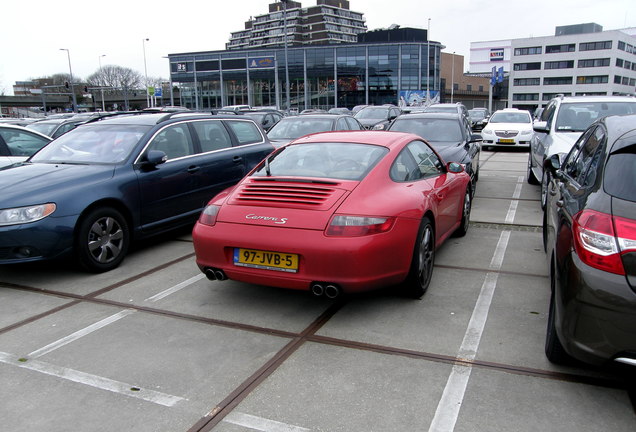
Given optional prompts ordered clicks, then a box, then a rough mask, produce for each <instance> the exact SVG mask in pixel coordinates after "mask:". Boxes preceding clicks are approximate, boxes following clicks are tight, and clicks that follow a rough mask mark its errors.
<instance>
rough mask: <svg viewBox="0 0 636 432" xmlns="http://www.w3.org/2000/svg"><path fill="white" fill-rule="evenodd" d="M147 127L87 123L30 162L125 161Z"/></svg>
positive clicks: (51, 144)
mask: <svg viewBox="0 0 636 432" xmlns="http://www.w3.org/2000/svg"><path fill="white" fill-rule="evenodd" d="M148 129H149V126H129V125H94V126H93V125H91V126H90V127H87V126H83V127H80V128H77V129H74V130H72V131H71V132H69V133H67V134H64V135H62V136H61V137H59V138H58V139H56V140H53V141H51V143H50V144H49V145H47V146H46V147H44V148H43V149H42V150H40V151H39V152H38V153H36V154H35V155H34V156H33V157H32V158H31V159H30V161H31V162H45V163H46V162H49V163H86V164H92V163H119V162H122V161H123V160H125V159H126V158H127V157H128V156H129V155H130V152H131V151H132V149H133V148H134V147H135V144H137V143H138V142H139V140H140V139H141V137H142V136H143V135H144V133H146V131H148Z"/></svg>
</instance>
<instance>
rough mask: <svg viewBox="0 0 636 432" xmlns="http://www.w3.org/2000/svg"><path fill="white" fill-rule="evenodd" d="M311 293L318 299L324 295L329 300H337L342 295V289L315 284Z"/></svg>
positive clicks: (335, 286) (332, 285)
mask: <svg viewBox="0 0 636 432" xmlns="http://www.w3.org/2000/svg"><path fill="white" fill-rule="evenodd" d="M311 293H312V294H313V295H315V296H316V297H321V296H323V295H324V296H325V297H327V298H330V299H335V298H336V297H338V296H339V295H340V288H339V287H338V286H337V285H334V284H322V283H314V284H313V285H312V286H311Z"/></svg>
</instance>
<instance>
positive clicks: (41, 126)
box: [26, 121, 61, 136]
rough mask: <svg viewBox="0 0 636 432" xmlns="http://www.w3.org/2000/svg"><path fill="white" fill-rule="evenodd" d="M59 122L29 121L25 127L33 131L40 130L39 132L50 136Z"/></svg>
mask: <svg viewBox="0 0 636 432" xmlns="http://www.w3.org/2000/svg"><path fill="white" fill-rule="evenodd" d="M60 123H61V122H45V121H39V122H35V123H31V124H30V125H27V126H26V128H27V129H33V130H34V131H36V132H40V133H41V134H44V135H48V136H51V135H53V131H54V130H55V128H56V127H58V126H59V125H60Z"/></svg>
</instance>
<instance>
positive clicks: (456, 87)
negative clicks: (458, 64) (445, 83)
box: [453, 83, 459, 91]
mask: <svg viewBox="0 0 636 432" xmlns="http://www.w3.org/2000/svg"><path fill="white" fill-rule="evenodd" d="M453 90H454V91H457V90H459V84H458V83H454V84H453Z"/></svg>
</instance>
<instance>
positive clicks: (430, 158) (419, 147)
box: [407, 141, 442, 177]
mask: <svg viewBox="0 0 636 432" xmlns="http://www.w3.org/2000/svg"><path fill="white" fill-rule="evenodd" d="M407 149H408V150H409V152H410V153H411V154H412V155H413V158H414V159H415V162H416V163H417V166H418V168H419V170H420V176H421V177H432V176H436V175H439V174H440V172H441V166H442V163H441V161H440V160H439V158H438V157H437V155H436V154H435V152H434V151H433V150H431V148H430V147H429V146H427V145H426V144H424V143H423V142H422V141H413V142H412V143H410V144H409V145H408V146H407Z"/></svg>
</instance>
